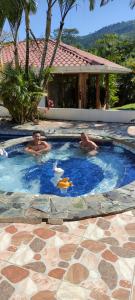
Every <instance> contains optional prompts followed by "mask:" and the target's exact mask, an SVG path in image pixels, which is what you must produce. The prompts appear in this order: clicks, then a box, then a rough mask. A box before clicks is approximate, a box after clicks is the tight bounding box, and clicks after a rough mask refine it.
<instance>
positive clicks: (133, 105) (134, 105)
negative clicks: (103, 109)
mask: <svg viewBox="0 0 135 300" xmlns="http://www.w3.org/2000/svg"><path fill="white" fill-rule="evenodd" d="M113 109H115V110H135V103H130V104H126V105H123V106H120V107H115V108H113Z"/></svg>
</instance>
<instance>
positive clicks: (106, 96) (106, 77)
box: [105, 74, 109, 109]
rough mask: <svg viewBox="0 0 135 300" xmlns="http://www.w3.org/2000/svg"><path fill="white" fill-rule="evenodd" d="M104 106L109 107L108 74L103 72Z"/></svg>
mask: <svg viewBox="0 0 135 300" xmlns="http://www.w3.org/2000/svg"><path fill="white" fill-rule="evenodd" d="M105 108H106V109H108V108H109V74H105Z"/></svg>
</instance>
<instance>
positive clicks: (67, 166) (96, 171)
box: [0, 140, 135, 197]
mask: <svg viewBox="0 0 135 300" xmlns="http://www.w3.org/2000/svg"><path fill="white" fill-rule="evenodd" d="M51 144H52V150H51V151H50V152H49V153H47V154H44V155H42V156H41V157H40V158H39V157H38V158H35V157H33V156H31V155H28V154H26V153H24V145H22V144H21V145H18V146H14V147H10V148H8V149H7V152H8V158H2V157H0V190H2V191H7V192H9V191H10V192H15V191H16V192H26V193H34V194H53V195H58V196H66V197H70V196H71V197H75V196H79V195H86V194H96V193H102V192H107V191H110V190H112V189H114V188H118V187H120V186H123V185H125V184H127V183H130V182H131V181H133V180H135V154H133V153H131V152H129V151H127V150H125V149H124V148H122V147H119V146H114V145H112V144H110V143H108V144H103V145H101V146H100V147H99V152H98V154H97V155H96V156H90V155H88V154H87V153H85V152H83V151H82V150H80V148H79V144H78V142H77V141H73V142H72V141H64V140H63V141H52V142H51ZM56 162H57V164H58V167H60V168H62V169H63V170H64V174H62V175H61V174H60V175H59V174H56V173H55V172H54V164H55V163H56ZM64 177H68V178H69V180H70V181H72V183H73V186H71V187H69V188H68V189H67V190H63V189H60V188H58V187H57V183H58V181H59V180H60V179H61V178H64Z"/></svg>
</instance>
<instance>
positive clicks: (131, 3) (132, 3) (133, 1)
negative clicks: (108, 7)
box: [130, 0, 135, 8]
mask: <svg viewBox="0 0 135 300" xmlns="http://www.w3.org/2000/svg"><path fill="white" fill-rule="evenodd" d="M130 7H131V8H134V7H135V0H130Z"/></svg>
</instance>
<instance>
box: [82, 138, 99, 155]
mask: <svg viewBox="0 0 135 300" xmlns="http://www.w3.org/2000/svg"><path fill="white" fill-rule="evenodd" d="M80 147H81V149H84V150H86V151H87V152H89V153H90V154H91V155H96V154H97V149H98V146H97V145H96V143H94V142H93V141H92V140H91V139H90V138H89V137H88V135H86V134H85V133H81V141H80Z"/></svg>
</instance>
